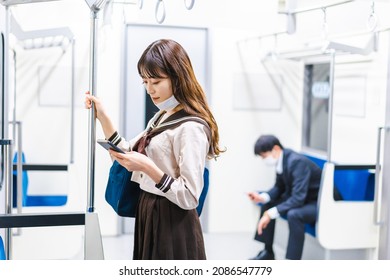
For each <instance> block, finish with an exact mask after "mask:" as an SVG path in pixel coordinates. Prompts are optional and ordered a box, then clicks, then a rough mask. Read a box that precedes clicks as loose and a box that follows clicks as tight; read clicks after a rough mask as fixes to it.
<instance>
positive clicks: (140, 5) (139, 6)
mask: <svg viewBox="0 0 390 280" xmlns="http://www.w3.org/2000/svg"><path fill="white" fill-rule="evenodd" d="M137 5H138V9H140V10H142V7H143V6H144V0H138V2H137Z"/></svg>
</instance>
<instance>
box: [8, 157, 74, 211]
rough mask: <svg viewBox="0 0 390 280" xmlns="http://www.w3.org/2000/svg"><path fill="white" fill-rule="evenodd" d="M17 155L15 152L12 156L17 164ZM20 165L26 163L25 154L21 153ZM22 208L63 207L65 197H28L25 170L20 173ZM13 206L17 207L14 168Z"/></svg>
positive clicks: (27, 179) (14, 173) (15, 173)
mask: <svg viewBox="0 0 390 280" xmlns="http://www.w3.org/2000/svg"><path fill="white" fill-rule="evenodd" d="M17 158H18V154H17V152H16V153H15V155H14V158H13V162H14V164H15V163H16V162H17ZM22 163H23V164H25V163H26V157H25V154H24V153H22ZM22 176H23V178H22V182H23V183H22V194H23V196H22V206H24V207H31V206H63V205H65V204H66V203H67V200H68V196H67V195H36V194H34V195H29V194H28V187H29V178H28V174H27V171H26V170H23V171H22ZM12 181H13V206H14V208H16V205H17V171H16V170H15V168H14V171H13V180H12Z"/></svg>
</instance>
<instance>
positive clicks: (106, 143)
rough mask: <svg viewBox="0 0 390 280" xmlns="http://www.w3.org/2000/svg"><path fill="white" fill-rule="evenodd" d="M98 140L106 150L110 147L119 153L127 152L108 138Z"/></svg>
mask: <svg viewBox="0 0 390 280" xmlns="http://www.w3.org/2000/svg"><path fill="white" fill-rule="evenodd" d="M97 142H98V143H99V144H100V145H101V146H102V147H103V148H105V149H106V150H109V149H112V150H114V151H116V152H118V153H122V154H124V153H125V152H124V151H123V150H122V149H121V148H119V147H118V146H115V145H114V144H113V143H111V142H110V141H108V140H105V139H98V140H97Z"/></svg>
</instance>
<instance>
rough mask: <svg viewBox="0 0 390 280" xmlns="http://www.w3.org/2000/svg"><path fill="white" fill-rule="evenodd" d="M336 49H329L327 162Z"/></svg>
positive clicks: (330, 151) (330, 132)
mask: <svg viewBox="0 0 390 280" xmlns="http://www.w3.org/2000/svg"><path fill="white" fill-rule="evenodd" d="M335 58H336V51H335V50H334V49H331V50H330V71H329V99H328V143H327V144H328V147H327V150H328V162H332V129H333V94H334V67H335Z"/></svg>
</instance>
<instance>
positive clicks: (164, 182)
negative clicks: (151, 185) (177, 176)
mask: <svg viewBox="0 0 390 280" xmlns="http://www.w3.org/2000/svg"><path fill="white" fill-rule="evenodd" d="M173 182H174V179H173V178H172V177H171V176H168V175H167V174H164V176H162V178H161V180H160V182H159V183H158V184H156V188H158V189H159V190H160V191H162V192H163V193H166V192H167V191H169V189H170V188H171V185H172V183H173Z"/></svg>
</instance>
